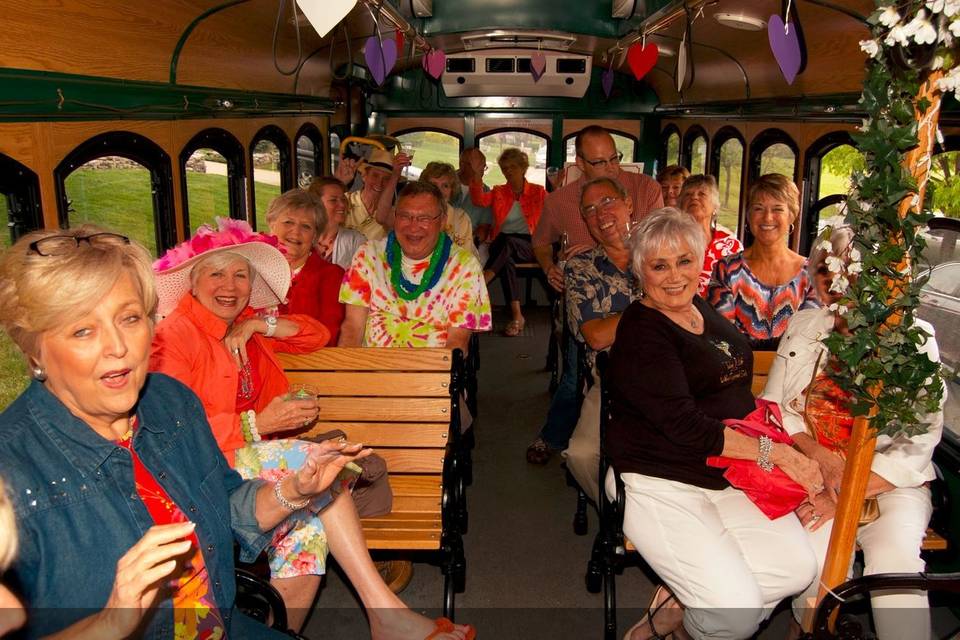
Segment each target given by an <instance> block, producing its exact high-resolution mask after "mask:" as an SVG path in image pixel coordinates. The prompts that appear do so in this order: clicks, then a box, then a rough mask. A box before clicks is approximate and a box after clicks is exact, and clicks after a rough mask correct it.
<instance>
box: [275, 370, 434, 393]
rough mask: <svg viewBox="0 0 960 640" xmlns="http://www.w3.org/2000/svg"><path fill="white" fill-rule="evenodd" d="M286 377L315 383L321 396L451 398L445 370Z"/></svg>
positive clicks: (292, 374)
mask: <svg viewBox="0 0 960 640" xmlns="http://www.w3.org/2000/svg"><path fill="white" fill-rule="evenodd" d="M287 379H288V380H289V381H290V382H291V383H295V382H304V383H309V384H312V385H314V386H315V387H316V388H317V389H318V390H319V392H320V396H321V397H323V396H373V397H397V396H400V397H402V396H408V397H409V396H418V397H423V396H435V397H437V398H449V397H450V374H449V373H446V372H439V373H412V372H397V373H394V372H383V371H339V372H337V371H290V372H288V373H287Z"/></svg>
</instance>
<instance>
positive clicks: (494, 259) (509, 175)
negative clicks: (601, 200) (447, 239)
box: [470, 148, 547, 337]
mask: <svg viewBox="0 0 960 640" xmlns="http://www.w3.org/2000/svg"><path fill="white" fill-rule="evenodd" d="M470 164H471V167H472V168H473V171H474V175H476V176H481V175H483V171H484V169H485V165H484V162H483V160H482V159H481V156H480V154H475V155H472V156H471V157H470ZM497 164H499V165H500V170H501V171H502V172H503V175H504V177H506V179H507V182H506V184H501V185H497V186H496V187H494V188H493V189H492V190H490V191H487V192H484V191H483V185H482V184H481V183H480V182H479V181H475V182H474V183H473V184H471V185H470V198H471V199H472V200H473V204H475V205H477V206H478V207H491V210H492V214H493V232H492V234H491V236H490V238H491V240H492V243H491V245H490V258H489V259H487V264H485V265H484V267H483V276H484V280H486V282H487V284H489V283H490V282H491V281H493V279H494V278H496V277H497V276H500V283H501V285H502V286H503V297H504V299H505V300H508V301H509V302H510V312H511V314H512V319H511V321H510V322H509V324H507V328H506V330H505V331H504V334H505V335H507V336H510V337H515V336H519V335H520V333H521V332H522V331H523V325H524V318H523V313H522V312H521V310H520V285H519V283H518V282H517V268H516V265H517V263H521V262H535V261H536V257H535V256H534V255H533V247H532V246H531V244H530V237H531V235H532V234H533V232H534V231H535V230H536V228H537V223H538V222H539V221H540V214H541V213H542V212H543V199H544V198H545V197H546V195H547V191H546V189H544V188H543V187H541V186H540V185H538V184H532V183H530V182H527V179H526V178H525V176H526V174H527V168H528V167H529V166H530V160H529V158H527V154H525V153H524V152H523V151H521V150H520V149H513V148H511V149H506V150H505V151H504V152H503V153H501V154H500V157H499V158H498V159H497Z"/></svg>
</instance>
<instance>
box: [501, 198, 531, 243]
mask: <svg viewBox="0 0 960 640" xmlns="http://www.w3.org/2000/svg"><path fill="white" fill-rule="evenodd" d="M500 233H524V234H526V235H530V226H529V225H527V219H526V218H524V217H523V210H522V209H521V208H520V201H519V200H518V201H515V202H514V203H513V206H512V207H510V212H509V213H508V214H507V217H506V218H504V219H503V224H502V225H500Z"/></svg>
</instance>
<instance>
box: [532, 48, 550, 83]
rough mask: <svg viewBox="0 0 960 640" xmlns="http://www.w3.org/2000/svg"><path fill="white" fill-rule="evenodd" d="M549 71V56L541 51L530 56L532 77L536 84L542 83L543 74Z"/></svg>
mask: <svg viewBox="0 0 960 640" xmlns="http://www.w3.org/2000/svg"><path fill="white" fill-rule="evenodd" d="M546 70H547V56H545V55H543V54H542V53H540V52H539V51H537V52H536V53H534V54H533V55H531V56H530V75H532V76H533V81H534V82H540V78H542V77H543V72H544V71H546Z"/></svg>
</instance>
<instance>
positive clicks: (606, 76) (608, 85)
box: [600, 69, 613, 98]
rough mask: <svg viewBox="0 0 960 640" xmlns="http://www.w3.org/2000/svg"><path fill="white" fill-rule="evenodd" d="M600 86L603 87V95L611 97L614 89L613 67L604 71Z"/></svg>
mask: <svg viewBox="0 0 960 640" xmlns="http://www.w3.org/2000/svg"><path fill="white" fill-rule="evenodd" d="M600 86H602V87H603V95H605V96H607V97H608V98H609V97H610V92H611V91H613V69H607V70H606V71H604V72H603V76H601V78H600Z"/></svg>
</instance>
